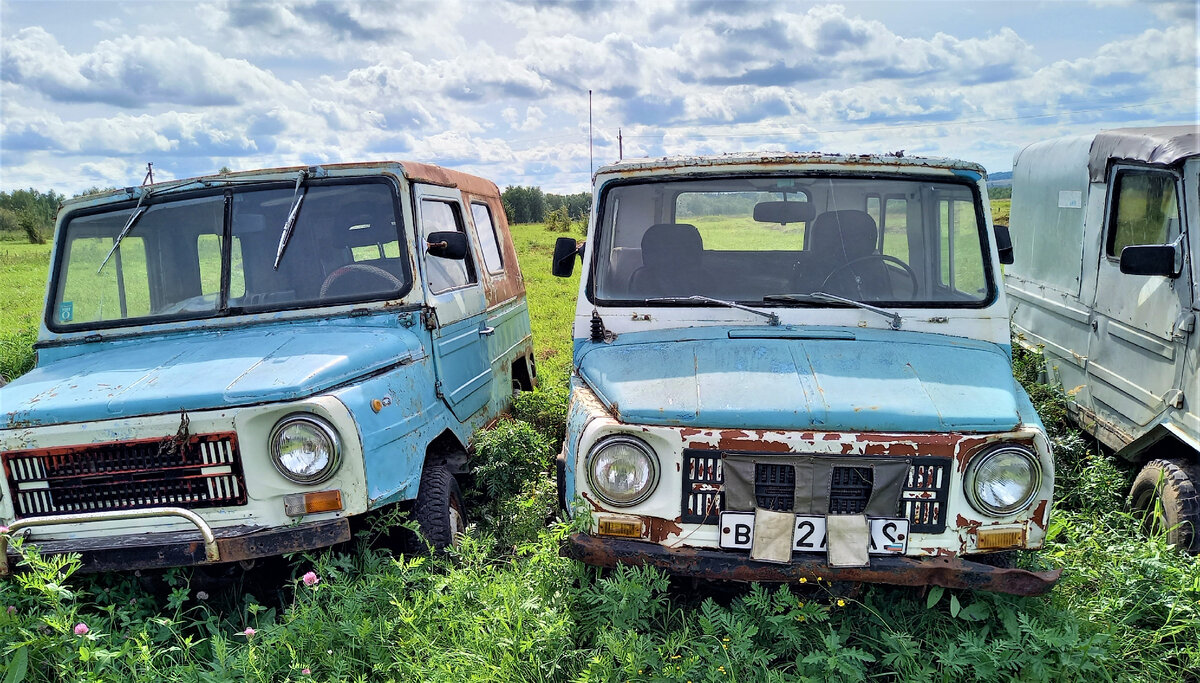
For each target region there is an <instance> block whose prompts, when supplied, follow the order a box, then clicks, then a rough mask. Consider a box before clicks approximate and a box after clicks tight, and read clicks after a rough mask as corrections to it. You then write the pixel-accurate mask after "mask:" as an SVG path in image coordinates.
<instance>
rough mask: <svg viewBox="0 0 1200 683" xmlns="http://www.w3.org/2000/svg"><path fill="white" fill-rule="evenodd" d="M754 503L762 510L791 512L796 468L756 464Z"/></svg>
mask: <svg viewBox="0 0 1200 683" xmlns="http://www.w3.org/2000/svg"><path fill="white" fill-rule="evenodd" d="M754 501H755V502H756V503H757V504H758V507H760V508H762V509H764V510H779V511H786V510H791V509H792V508H793V507H794V506H795V502H796V468H794V467H792V466H791V465H770V464H763V463H756V464H755V465H754Z"/></svg>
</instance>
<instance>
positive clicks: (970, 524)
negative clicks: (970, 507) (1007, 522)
mask: <svg viewBox="0 0 1200 683" xmlns="http://www.w3.org/2000/svg"><path fill="white" fill-rule="evenodd" d="M954 525H955V526H957V527H958V528H959V529H966V530H967V531H968V532H969V533H975V532H977V531H979V527H981V526H983V522H980V521H978V520H974V519H967V518H966V517H963V516H962V515H958V518H957V519H955V520H954Z"/></svg>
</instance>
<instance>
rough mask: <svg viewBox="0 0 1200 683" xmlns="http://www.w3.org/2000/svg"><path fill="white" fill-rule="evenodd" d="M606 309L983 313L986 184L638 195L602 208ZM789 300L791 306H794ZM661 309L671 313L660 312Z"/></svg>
mask: <svg viewBox="0 0 1200 683" xmlns="http://www.w3.org/2000/svg"><path fill="white" fill-rule="evenodd" d="M602 201H603V204H602V212H601V217H600V234H599V235H598V239H597V240H596V241H597V249H596V262H595V270H594V272H595V275H594V279H593V282H592V288H593V293H594V296H595V298H596V300H598V301H601V302H605V303H639V302H646V301H652V300H654V299H672V298H676V299H678V298H686V297H689V296H692V295H701V296H707V297H715V298H718V299H724V300H728V301H736V302H741V303H744V304H759V305H769V306H789V305H792V306H801V305H803V306H813V305H822V304H821V300H820V298H819V297H817V298H813V297H809V298H807V299H806V298H805V297H803V296H797V295H809V294H814V293H823V294H830V295H834V296H837V297H844V298H846V299H852V300H854V301H860V302H882V303H887V304H890V305H894V306H900V307H905V306H907V307H915V306H929V305H937V306H945V305H968V306H981V305H984V304H985V303H986V302H988V301H990V300H991V298H992V292H993V285H992V283H991V274H990V268H989V265H988V261H987V259H986V257H985V254H987V251H985V248H986V246H985V245H986V244H987V243H986V240H985V236H984V232H983V228H984V225H983V223H982V222H981V220H980V212H979V211H978V208H979V200H978V199H977V195H976V191H975V188H974V185H972V184H968V183H956V182H950V181H942V182H937V181H929V180H922V179H913V178H911V177H909V178H902V177H895V178H862V177H830V176H827V175H826V176H819V177H818V176H792V177H777V176H772V177H750V178H719V179H712V180H673V181H666V182H647V183H637V184H626V185H620V186H617V187H613V188H612V189H610V190H608V191H607V192H606V193H605V195H604V198H603V200H602ZM788 295H792V296H791V297H790V298H789V296H788ZM658 305H665V304H664V303H663V302H659V303H658Z"/></svg>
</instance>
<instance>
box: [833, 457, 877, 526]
mask: <svg viewBox="0 0 1200 683" xmlns="http://www.w3.org/2000/svg"><path fill="white" fill-rule="evenodd" d="M874 483H875V473H874V471H873V470H872V469H871V468H870V467H834V468H833V477H832V482H831V484H830V488H829V514H831V515H860V514H862V511H863V510H866V509H867V502H868V501H869V500H870V499H871V487H872V486H873V485H874Z"/></svg>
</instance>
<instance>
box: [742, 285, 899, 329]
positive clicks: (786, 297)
mask: <svg viewBox="0 0 1200 683" xmlns="http://www.w3.org/2000/svg"><path fill="white" fill-rule="evenodd" d="M763 301H792V302H795V303H798V304H815V303H834V304H843V305H845V306H854V307H855V308H861V309H863V310H864V311H871V312H872V313H878V314H879V315H882V316H883V317H885V318H887V319H888V320H890V321H891V326H892V329H893V330H898V329H900V322H901V318H900V314H899V313H894V312H892V311H889V310H887V309H884V308H880V307H878V306H872V305H871V304H864V303H863V302H861V301H855V300H854V299H846V298H844V297H840V296H837V295H835V294H829V293H827V292H812V293H810V294H768V295H766V296H764V297H763Z"/></svg>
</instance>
